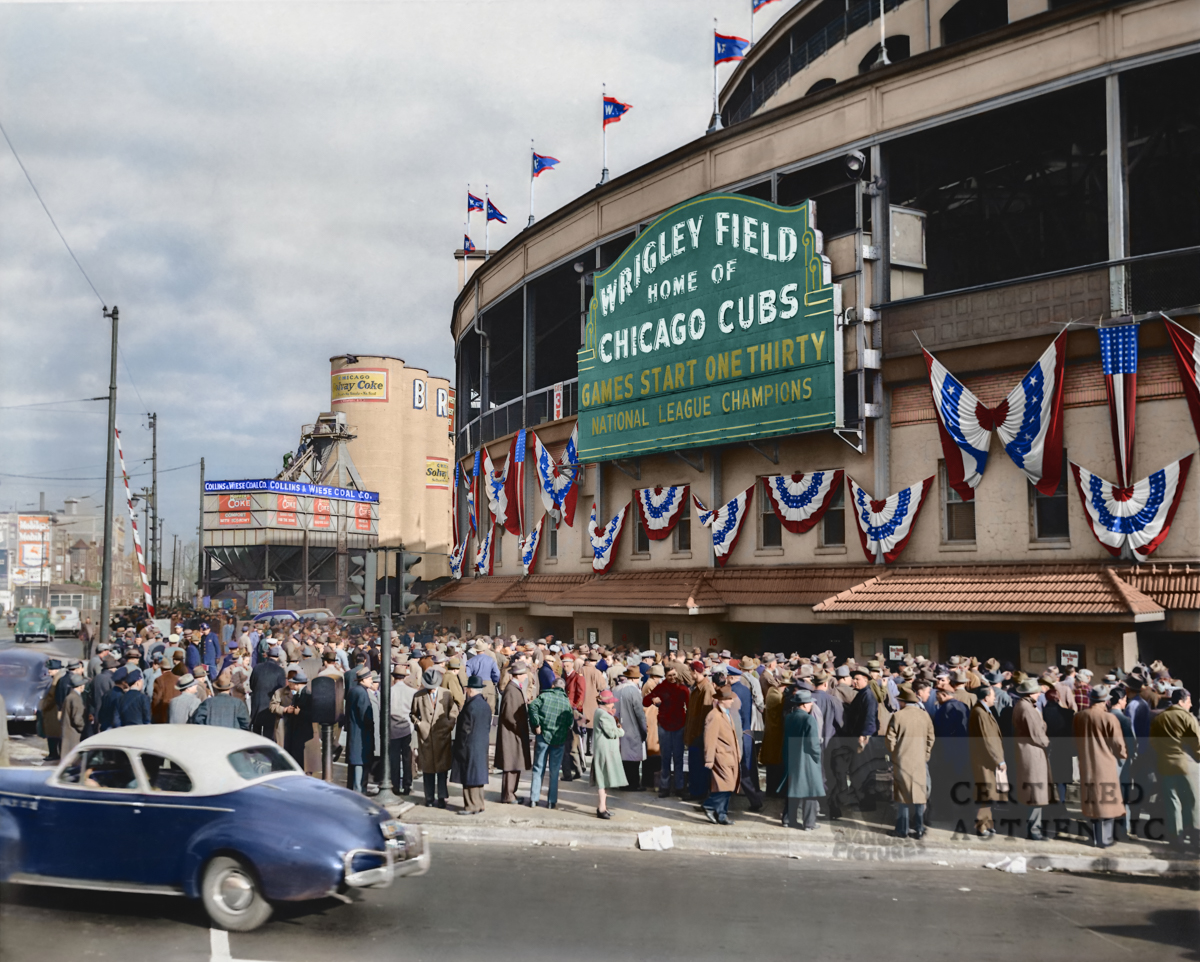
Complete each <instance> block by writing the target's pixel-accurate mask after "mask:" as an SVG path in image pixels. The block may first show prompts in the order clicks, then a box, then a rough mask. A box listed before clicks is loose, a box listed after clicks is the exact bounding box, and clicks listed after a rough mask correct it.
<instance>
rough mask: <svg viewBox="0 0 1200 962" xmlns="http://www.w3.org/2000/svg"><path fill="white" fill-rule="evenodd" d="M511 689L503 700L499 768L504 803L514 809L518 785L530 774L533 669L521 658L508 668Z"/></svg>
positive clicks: (502, 801)
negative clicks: (529, 691)
mask: <svg viewBox="0 0 1200 962" xmlns="http://www.w3.org/2000/svg"><path fill="white" fill-rule="evenodd" d="M508 675H509V680H508V685H507V686H506V687H505V689H504V694H503V695H502V696H501V698H500V717H499V720H498V722H497V727H496V759H495V764H496V768H498V769H499V770H500V771H501V772H502V773H503V774H502V776H501V783H500V803H501V804H502V805H511V804H513V803H514V802H516V801H518V799H517V785H518V784H519V783H520V780H521V772H527V771H529V769H530V767H531V761H530V757H529V708H528V703H527V701H526V696H525V692H526V688H527V685H528V676H529V667H528V666H527V665H526V664H525V662H524V661H523V660H521V659H519V658H514V659H513V660H512V661H511V662H510V663H509V666H508Z"/></svg>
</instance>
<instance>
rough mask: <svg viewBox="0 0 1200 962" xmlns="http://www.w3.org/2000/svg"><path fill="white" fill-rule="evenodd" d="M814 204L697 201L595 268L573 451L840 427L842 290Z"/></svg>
mask: <svg viewBox="0 0 1200 962" xmlns="http://www.w3.org/2000/svg"><path fill="white" fill-rule="evenodd" d="M814 211H815V205H814V204H813V203H812V202H811V201H805V202H804V203H803V204H800V205H799V206H798V207H777V206H776V205H774V204H770V203H767V202H765V201H760V200H756V199H754V198H752V197H745V196H742V195H738V194H713V195H706V196H702V197H696V198H693V199H692V200H689V201H686V202H684V203H682V204H680V205H679V206H678V207H675V208H674V209H672V210H670V211H668V212H667V213H665V214H663V215H662V216H661V217H660V218H658V219H657V220H656V221H655V222H654V223H653V224H651V225H650V226H649V227H647V228H646V229H645V230H644V231H642V232H641V234H640V235H639V236H638V238H637V240H635V241H634V242H633V243H632V244H631V245H630V246H629V247H628V248H626V250H625V251H624V253H622V254H621V256H620V257H618V258H617V260H616V261H615V262H614V263H613V265H612V266H611V267H609V268H608V269H607V270H605V271H603V272H601V273H598V274H597V275H596V277H595V292H596V294H595V296H594V297H593V298H592V302H591V305H590V310H589V314H588V322H587V327H586V330H585V333H584V345H583V347H582V348H581V349H580V351H579V354H578V358H579V458H580V460H581V461H583V462H595V461H604V460H608V459H612V458H625V457H636V456H638V455H641V454H649V453H652V452H656V451H673V450H678V449H680V448H690V447H699V446H703V445H708V444H720V443H726V442H730V441H739V440H740V441H746V440H753V439H755V438H765V437H776V436H779V435H784V434H796V433H800V432H807V431H818V430H828V429H830V428H833V427H837V426H840V424H841V403H842V402H841V390H842V378H841V374H840V370H841V363H842V357H841V355H842V350H841V339H840V337H838V333H837V330H836V325H835V316H836V315H839V314H840V313H841V300H840V294H841V288H840V287H838V286H836V285H834V284H832V283H831V277H830V264H829V260H828V259H827V258H826V257H825V256H824V255H823V254H822V252H821V250H822V243H821V235H820V233H819V232H818V231H817V230H816V225H815V224H814Z"/></svg>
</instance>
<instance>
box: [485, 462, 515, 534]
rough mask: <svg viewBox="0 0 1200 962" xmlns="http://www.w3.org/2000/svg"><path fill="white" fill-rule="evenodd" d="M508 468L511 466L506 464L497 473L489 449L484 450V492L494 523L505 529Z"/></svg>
mask: <svg viewBox="0 0 1200 962" xmlns="http://www.w3.org/2000/svg"><path fill="white" fill-rule="evenodd" d="M508 468H509V465H508V464H505V465H504V470H503V471H497V470H496V466H495V465H494V464H493V463H492V456H491V455H490V454H488V450H487V448H484V449H483V471H482V474H481V476H482V477H483V492H484V494H485V495H486V496H487V503H488V511H490V512H491V513H492V522H493V523H494V524H498V525H500V526H501V527H505V525H506V522H507V521H508V491H507V486H506V485H505V480H506V477H507V475H508Z"/></svg>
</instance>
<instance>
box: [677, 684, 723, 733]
mask: <svg viewBox="0 0 1200 962" xmlns="http://www.w3.org/2000/svg"><path fill="white" fill-rule="evenodd" d="M716 691H717V690H716V688H714V687H713V683H712V682H711V681H709V680H708V679H707V678H701V679H700V680H699V681H698V682H697V684H696V687H695V688H693V689H692V693H691V695H689V696H688V706H687V720H686V721H685V722H684V725H683V744H684V746H685V747H690V746H691V745H693V744H694V743H695V742H696V741H698V740H699V739H702V738H703V737H704V723H705V722H706V721H707V720H708V715H709V712H710V711H712V706H713V695H714V694H716Z"/></svg>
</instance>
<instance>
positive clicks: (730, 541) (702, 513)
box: [692, 485, 754, 568]
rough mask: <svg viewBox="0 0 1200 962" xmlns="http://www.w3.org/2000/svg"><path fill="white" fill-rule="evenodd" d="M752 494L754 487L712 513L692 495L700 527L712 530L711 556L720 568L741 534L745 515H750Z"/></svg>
mask: <svg viewBox="0 0 1200 962" xmlns="http://www.w3.org/2000/svg"><path fill="white" fill-rule="evenodd" d="M753 494H754V485H750V487H748V488H747V489H746V490H745V491H743V492H742V493H741V494H739V495H738V496H737V497H736V498H734V499H733V500H732V501H727V502H725V504H723V505H721V507H719V508H714V509H713V510H712V511H709V510H708V509H707V508H706V507H704V505H703V504H702V503H701V502H700V499H699V498H697V497H696V496H695V495H694V494H693V495H692V503H693V504H694V505H695V506H696V511H697V517H698V520H699V521H700V524H701V526H703V527H705V528H712V539H713V554H714V555H716V558H717V562H718V563H719V564H720V565H721V567H722V568H724V567H725V562H726V561H728V560H729V555H730V554H731V553H732V552H733V549H734V547H735V546H736V545H737V540H738V535H740V534H741V533H742V524H743V523H745V521H746V515H747V514H749V513H750V499H751V497H752V496H753Z"/></svg>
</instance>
